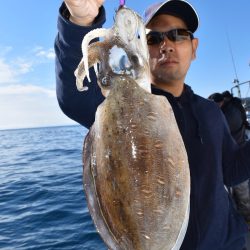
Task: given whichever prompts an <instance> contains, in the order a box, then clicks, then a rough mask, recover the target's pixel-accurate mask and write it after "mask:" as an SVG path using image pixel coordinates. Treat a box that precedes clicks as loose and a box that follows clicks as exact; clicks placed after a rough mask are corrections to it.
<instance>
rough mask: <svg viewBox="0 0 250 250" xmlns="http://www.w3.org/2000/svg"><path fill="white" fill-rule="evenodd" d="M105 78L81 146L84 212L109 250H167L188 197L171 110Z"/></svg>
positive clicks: (131, 85)
mask: <svg viewBox="0 0 250 250" xmlns="http://www.w3.org/2000/svg"><path fill="white" fill-rule="evenodd" d="M111 81H112V86H113V88H112V89H111V91H110V93H109V95H108V96H107V98H106V100H105V101H104V102H103V103H102V104H101V105H100V106H99V107H98V110H97V112H96V119H95V123H94V125H93V126H92V127H91V129H90V131H89V133H88V135H87V137H86V139H85V144H84V183H85V191H86V196H87V200H88V205H89V210H90V213H91V215H92V218H93V220H94V222H95V224H96V227H97V229H98V231H99V233H100V235H101V236H102V238H103V240H104V241H105V243H106V244H107V245H108V247H109V248H110V249H130V250H142V249H145V250H146V249H148V250H149V249H150V250H154V249H165V250H167V249H172V247H173V246H174V244H175V242H176V239H177V236H178V234H179V231H180V229H181V226H182V224H183V221H184V218H185V215H186V211H187V209H188V206H189V194H190V176H189V167H188V161H187V156H186V151H185V147H184V144H183V141H182V138H181V135H180V132H179V129H178V127H177V124H176V121H175V118H174V114H173V111H172V109H171V106H170V105H169V103H168V101H167V100H166V98H164V97H161V96H155V95H152V94H150V93H148V92H146V91H145V90H143V89H142V88H141V87H139V86H138V85H137V83H136V82H135V81H134V80H132V79H131V78H129V77H127V76H115V77H113V78H112V80H111Z"/></svg>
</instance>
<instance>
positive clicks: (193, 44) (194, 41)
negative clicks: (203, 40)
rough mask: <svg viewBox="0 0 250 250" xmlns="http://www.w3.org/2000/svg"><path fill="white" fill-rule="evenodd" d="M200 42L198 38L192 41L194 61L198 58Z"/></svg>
mask: <svg viewBox="0 0 250 250" xmlns="http://www.w3.org/2000/svg"><path fill="white" fill-rule="evenodd" d="M198 44H199V40H198V38H194V39H193V40H192V47H193V52H192V60H194V59H195V58H196V50H197V48H198Z"/></svg>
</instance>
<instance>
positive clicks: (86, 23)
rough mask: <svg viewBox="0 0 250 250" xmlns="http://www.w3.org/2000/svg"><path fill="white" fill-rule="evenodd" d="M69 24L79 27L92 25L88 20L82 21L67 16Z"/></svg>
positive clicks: (81, 19)
mask: <svg viewBox="0 0 250 250" xmlns="http://www.w3.org/2000/svg"><path fill="white" fill-rule="evenodd" d="M69 20H70V22H72V23H74V24H77V25H80V26H91V25H92V24H93V21H89V20H83V18H77V17H73V16H71V15H69Z"/></svg>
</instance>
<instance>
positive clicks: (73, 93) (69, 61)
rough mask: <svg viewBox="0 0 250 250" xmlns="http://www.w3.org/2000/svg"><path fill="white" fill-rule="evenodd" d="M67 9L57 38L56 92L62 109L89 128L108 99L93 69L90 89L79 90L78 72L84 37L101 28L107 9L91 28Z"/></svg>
mask: <svg viewBox="0 0 250 250" xmlns="http://www.w3.org/2000/svg"><path fill="white" fill-rule="evenodd" d="M65 12H67V8H66V6H65V4H64V3H63V4H62V5H61V7H60V9H59V17H58V24H57V26H58V34H57V36H56V39H55V54H56V60H55V73H56V93H57V100H58V103H59V106H60V108H61V110H62V111H63V112H64V114H66V115H67V116H68V117H69V118H71V119H73V120H75V121H76V122H78V123H80V124H81V125H83V126H85V127H86V128H90V126H91V125H92V124H93V122H94V119H95V112H96V109H97V107H98V105H99V104H100V103H101V102H102V101H103V100H104V97H103V95H102V94H101V90H100V88H99V86H98V85H97V82H96V76H95V73H94V70H93V69H90V78H91V81H92V82H91V83H88V81H87V80H86V79H85V80H84V85H85V86H88V90H87V91H84V92H79V91H78V90H77V88H76V83H75V82H76V79H75V76H74V71H75V69H76V68H77V66H78V64H79V62H80V60H81V58H82V51H81V43H82V39H83V37H84V36H85V35H86V34H87V33H88V32H89V31H91V30H93V29H96V28H100V27H101V26H102V25H103V23H104V22H105V10H104V8H103V7H101V8H100V12H99V15H98V16H97V18H96V20H95V23H94V24H93V25H92V26H91V27H82V26H78V25H75V24H73V23H71V22H70V21H69V20H68V19H67V18H66V17H65V15H63V13H65Z"/></svg>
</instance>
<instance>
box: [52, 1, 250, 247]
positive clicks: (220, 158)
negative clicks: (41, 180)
mask: <svg viewBox="0 0 250 250" xmlns="http://www.w3.org/2000/svg"><path fill="white" fill-rule="evenodd" d="M63 12H64V16H63V15H62V13H63ZM66 14H67V13H66ZM104 22H105V10H104V8H103V7H102V8H101V9H100V13H99V16H98V17H97V18H96V20H95V24H94V25H93V26H91V27H80V26H77V25H74V24H72V23H71V22H70V21H68V20H67V18H65V6H64V4H63V5H62V6H61V8H60V14H59V18H58V35H57V37H56V40H55V51H56V82H57V98H58V103H59V105H60V107H61V109H62V111H63V112H64V113H65V114H66V115H67V116H68V117H70V118H71V119H73V120H75V121H77V122H78V123H80V124H82V125H83V126H85V127H86V128H90V126H91V125H92V124H93V122H94V119H95V118H94V117H95V111H96V109H97V107H98V105H99V104H100V103H101V102H102V101H103V100H104V97H103V96H102V94H101V91H100V89H99V87H98V86H97V84H96V81H95V80H93V82H92V83H88V82H87V81H86V82H85V84H86V85H88V87H89V89H88V91H85V92H78V91H77V89H76V85H75V76H74V74H73V72H74V70H75V69H76V67H77V65H78V63H79V62H80V60H81V57H82V52H81V46H80V45H81V42H82V39H83V36H84V35H85V34H86V33H87V32H89V31H90V30H92V29H94V28H100V27H101V26H102V25H103V23H104ZM91 79H95V75H94V72H91ZM152 92H153V94H157V95H164V96H166V98H167V99H168V101H169V102H170V104H171V105H172V108H173V110H174V113H175V117H176V120H177V123H178V126H179V128H180V131H181V134H182V137H183V140H184V143H185V146H186V150H187V154H188V160H189V165H190V173H191V205H190V218H189V224H188V229H187V233H186V236H185V239H184V242H183V244H182V247H181V249H182V250H195V249H199V250H242V249H243V246H244V236H245V234H246V231H247V227H246V225H245V222H244V220H243V218H242V217H241V216H240V215H239V214H238V213H237V212H236V211H235V209H234V208H233V206H232V202H231V199H230V197H229V195H228V193H227V191H226V190H225V188H224V185H227V186H232V185H235V184H238V183H240V182H242V181H243V180H245V179H247V178H248V177H250V144H249V143H248V144H246V145H245V146H244V147H239V146H238V145H236V143H235V141H234V140H233V139H232V137H231V135H230V132H229V129H228V126H227V125H226V121H225V117H224V116H223V114H222V112H221V110H220V109H219V108H218V107H217V105H216V104H214V103H213V102H212V101H209V100H206V99H204V98H202V97H200V96H198V95H196V94H194V93H193V91H192V90H191V88H190V87H189V86H187V85H185V90H184V92H183V94H182V95H181V97H178V98H175V97H173V96H172V95H171V94H170V93H167V92H165V91H162V90H159V89H157V88H154V87H152ZM166 237H167V236H166Z"/></svg>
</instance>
